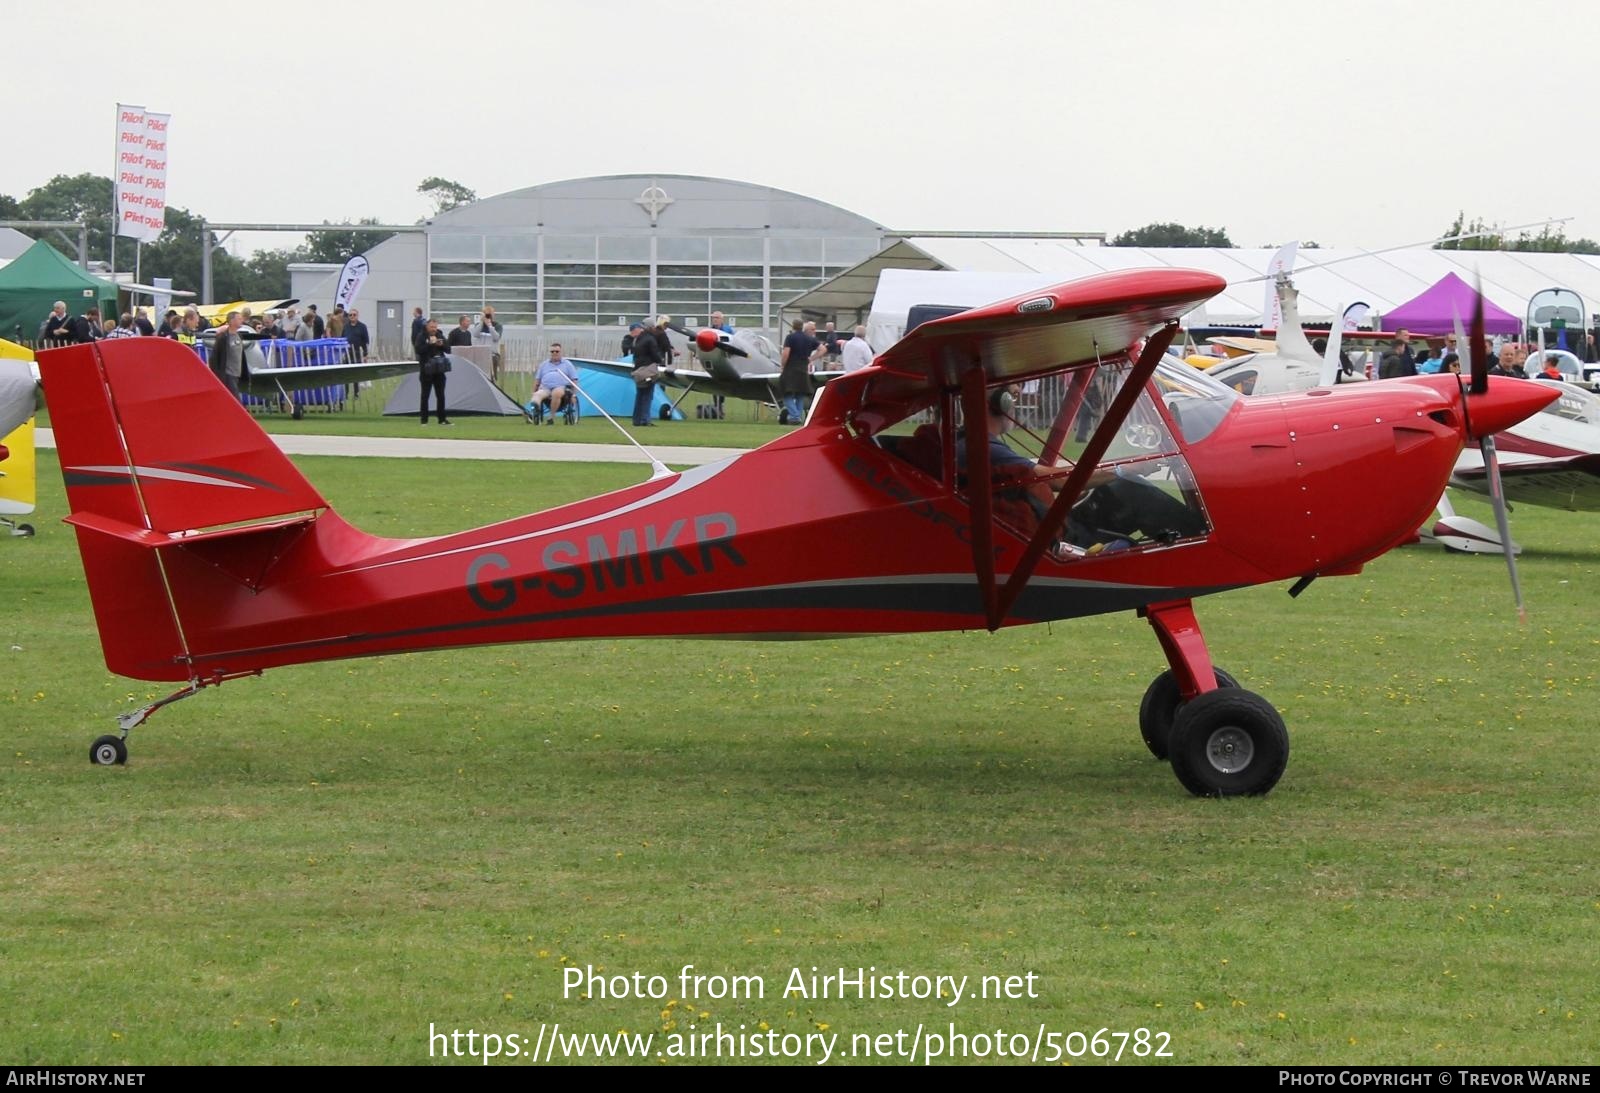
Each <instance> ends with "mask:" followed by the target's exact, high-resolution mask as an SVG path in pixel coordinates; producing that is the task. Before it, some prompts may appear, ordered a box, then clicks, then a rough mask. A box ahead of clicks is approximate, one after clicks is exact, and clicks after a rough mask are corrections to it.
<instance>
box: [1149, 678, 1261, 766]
mask: <svg viewBox="0 0 1600 1093" xmlns="http://www.w3.org/2000/svg"><path fill="white" fill-rule="evenodd" d="M1212 671H1214V672H1215V673H1216V675H1217V686H1218V687H1237V686H1238V685H1239V681H1238V680H1237V679H1234V678H1233V677H1232V676H1230V675H1229V674H1228V673H1227V672H1224V671H1223V670H1222V669H1221V668H1213V669H1212ZM1182 706H1183V695H1182V694H1180V693H1179V691H1178V677H1177V676H1175V675H1173V674H1172V669H1171V668H1168V669H1167V670H1166V671H1165V672H1162V673H1161V674H1160V675H1158V676H1156V678H1155V679H1154V680H1152V681H1151V683H1150V686H1149V688H1148V689H1146V691H1145V692H1144V699H1143V701H1141V702H1140V703H1139V735H1140V736H1142V737H1144V746H1145V747H1147V748H1149V749H1150V754H1151V755H1153V756H1155V757H1156V758H1157V759H1165V758H1166V757H1167V740H1168V738H1169V737H1171V736H1172V723H1173V721H1174V720H1175V719H1176V718H1177V716H1178V710H1179V708H1180V707H1182Z"/></svg>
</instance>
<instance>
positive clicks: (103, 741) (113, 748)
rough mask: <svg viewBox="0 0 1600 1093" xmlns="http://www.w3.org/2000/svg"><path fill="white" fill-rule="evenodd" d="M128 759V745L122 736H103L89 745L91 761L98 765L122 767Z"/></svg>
mask: <svg viewBox="0 0 1600 1093" xmlns="http://www.w3.org/2000/svg"><path fill="white" fill-rule="evenodd" d="M127 761H128V745H127V744H126V743H124V742H123V739H122V737H120V736H102V737H100V739H98V740H96V741H95V742H94V743H93V744H90V745H89V762H91V763H93V764H94V765H95V766H97V767H120V766H122V764H124V763H126V762H127Z"/></svg>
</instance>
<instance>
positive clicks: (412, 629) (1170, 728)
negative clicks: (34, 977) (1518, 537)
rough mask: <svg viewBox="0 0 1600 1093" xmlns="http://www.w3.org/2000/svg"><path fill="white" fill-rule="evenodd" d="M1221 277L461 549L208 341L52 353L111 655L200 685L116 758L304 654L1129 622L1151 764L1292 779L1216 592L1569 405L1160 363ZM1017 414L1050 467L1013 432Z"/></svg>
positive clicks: (1382, 529) (1315, 562) (937, 354)
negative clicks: (1216, 617) (1299, 388)
mask: <svg viewBox="0 0 1600 1093" xmlns="http://www.w3.org/2000/svg"><path fill="white" fill-rule="evenodd" d="M1223 286H1224V282H1223V280H1222V279H1221V278H1219V277H1216V276H1214V275H1212V274H1209V273H1200V272H1194V271H1187V270H1170V269H1169V270H1159V271H1137V272H1125V273H1114V274H1107V275H1103V276H1098V277H1093V278H1089V279H1087V280H1082V281H1076V282H1072V283H1068V284H1064V285H1060V286H1057V287H1055V288H1051V289H1047V290H1044V291H1041V292H1036V293H1032V294H1029V295H1027V296H1023V297H1017V298H1014V299H1011V300H1006V301H1002V302H1000V303H996V304H992V305H989V306H987V307H982V308H978V309H975V310H972V311H968V312H965V313H962V314H959V315H955V316H951V317H949V318H945V319H940V320H936V321H932V322H928V323H925V324H924V325H922V326H920V327H918V328H916V329H915V330H914V331H913V332H912V333H910V334H909V335H907V336H906V338H905V339H904V340H902V341H901V342H900V343H899V344H897V345H896V346H895V347H894V348H893V349H891V350H889V351H888V352H887V353H884V354H882V355H881V356H879V357H878V359H877V361H876V362H875V363H874V365H872V366H871V367H868V368H864V369H861V370H859V371H857V372H853V373H850V374H848V375H845V376H842V377H840V378H839V379H836V380H834V381H833V382H832V383H830V384H828V385H827V386H826V387H825V388H823V389H822V390H821V392H820V393H819V395H818V398H817V401H816V404H815V406H814V407H813V409H812V412H811V415H810V418H809V420H808V422H807V423H806V425H805V426H804V427H803V428H801V429H798V430H796V431H794V432H792V433H789V434H787V435H785V436H783V437H781V438H779V439H777V440H774V441H772V442H771V443H769V444H767V445H765V446H763V447H761V448H759V449H757V450H755V451H752V452H747V453H744V454H741V455H739V456H736V457H733V458H731V459H728V460H725V461H723V462H720V463H715V464H710V465H707V466H704V467H699V468H696V469H693V470H689V471H684V472H682V473H674V474H667V475H664V476H659V477H656V478H653V479H651V480H650V481H648V482H644V483H642V484H640V485H636V486H631V487H629V488H626V489H623V490H618V491H616V492H614V493H610V494H605V495H603V496H600V497H595V498H591V499H588V500H585V501H580V502H577V503H575V504H571V505H564V506H561V507H559V508H555V509H551V510H550V511H548V512H543V513H537V514H534V515H529V516H523V517H520V518H517V519H514V520H508V521H505V522H503V523H499V524H492V525H490V526H488V527H483V528H478V529H476V530H472V531H463V532H460V533H457V534H453V535H446V536H441V537H438V538H432V539H384V538H379V537H377V536H373V535H368V534H366V533H364V532H362V531H360V530H358V529H357V528H355V527H352V526H351V525H350V524H348V523H346V522H345V521H344V520H343V519H341V518H340V517H339V515H338V513H336V512H334V511H333V510H332V509H331V508H330V507H329V505H328V502H327V501H325V500H324V499H323V497H322V495H321V494H319V493H318V492H317V491H316V489H315V488H314V487H313V486H312V485H311V483H309V482H308V481H307V480H306V479H305V478H304V477H303V476H302V475H301V474H300V472H299V471H298V470H297V469H296V468H295V467H294V465H293V464H292V463H290V461H289V460H288V459H287V458H286V457H285V456H284V455H283V454H282V453H281V452H280V451H279V450H278V448H277V447H276V446H275V445H274V444H273V443H272V441H271V440H270V439H269V438H268V437H267V436H266V435H265V434H263V433H262V432H261V431H260V429H259V428H257V426H256V424H255V422H254V421H253V420H252V419H251V418H250V416H249V414H248V413H247V412H246V411H245V410H243V409H242V408H241V407H240V406H239V405H238V403H237V401H235V400H234V399H233V398H231V397H230V396H229V394H228V392H227V391H226V390H225V389H224V388H223V387H222V385H221V384H220V383H218V382H217V380H216V379H215V378H214V377H213V376H212V374H211V373H210V371H209V370H208V369H207V368H206V367H205V365H204V364H203V363H201V362H200V361H199V359H198V358H196V357H195V355H194V354H193V353H192V352H189V351H188V350H187V349H185V348H183V347H180V346H177V345H175V344H169V343H167V342H165V341H158V340H155V339H132V338H130V339H126V340H124V341H121V342H101V343H98V344H95V345H84V346H73V347H69V348H65V349H60V350H55V351H51V352H48V353H45V354H42V355H41V365H42V369H43V374H44V384H45V389H46V392H47V395H48V399H49V405H50V413H51V423H52V424H53V425H54V427H55V433H56V441H57V444H58V446H59V455H60V459H61V465H62V472H63V475H64V476H65V478H66V483H67V497H68V500H69V502H70V505H71V508H72V515H71V516H69V517H68V518H67V520H68V522H69V523H71V524H73V525H74V527H75V528H76V530H77V535H78V541H79V549H80V551H81V553H82V556H83V563H84V569H85V571H86V573H87V576H88V583H89V591H90V596H91V598H92V600H93V603H94V610H95V616H96V620H97V623H98V625H99V630H100V639H101V644H102V647H103V649H104V652H105V658H106V663H107V665H108V666H109V667H110V668H111V670H112V671H114V672H117V673H119V674H121V675H125V676H131V677H134V678H137V679H147V680H172V681H179V682H182V683H183V684H184V686H183V687H182V689H180V690H178V691H176V692H174V693H173V694H171V695H169V696H167V697H166V698H163V699H161V700H160V701H158V702H154V703H151V704H150V705H148V706H146V707H143V708H142V709H140V710H137V711H134V712H132V713H129V714H125V715H123V716H122V718H121V719H120V720H121V727H122V732H121V734H120V735H108V736H103V737H101V738H100V739H99V740H97V741H95V743H94V745H93V747H92V748H91V758H92V759H93V761H94V762H96V763H101V764H112V763H121V762H124V761H126V758H127V747H126V737H127V735H128V731H129V730H130V729H132V728H133V727H134V726H135V725H137V724H139V723H140V722H142V721H143V720H144V719H145V718H146V717H147V716H149V714H150V713H152V712H154V711H155V710H156V709H158V708H160V707H161V706H164V705H166V704H167V703H169V702H172V701H175V700H177V699H179V698H183V697H186V696H188V695H190V694H193V693H195V692H197V691H199V690H201V689H203V688H205V687H208V686H212V685H215V684H220V683H223V682H226V681H229V680H233V679H238V678H240V677H242V676H249V675H258V674H260V673H261V672H262V671H264V670H266V669H268V668H276V667H279V666H282V665H288V664H301V663H307V662H311V661H320V660H332V659H336V658H341V657H356V656H373V655H379V654H384V653H396V652H402V651H409V650H418V649H441V648H448V647H454V646H466V645H479V644H490V643H501V642H514V641H541V640H550V639H558V638H601V637H605V638H610V637H640V636H652V637H654V636H669V635H670V636H719V637H729V636H747V635H748V636H761V637H782V638H801V637H815V636H836V635H844V634H882V633H894V632H908V631H923V630H970V629H974V628H977V627H984V628H987V629H989V630H994V629H997V628H998V627H1001V626H1014V625H1021V624H1026V623H1035V622H1043V621H1045V620H1048V619H1064V618H1073V617H1077V616H1080V615H1092V614H1099V613H1104V612H1110V611H1124V610H1134V611H1136V612H1138V614H1139V615H1140V616H1142V617H1143V618H1145V619H1146V620H1148V622H1149V623H1150V625H1151V626H1152V628H1153V629H1154V630H1155V633H1156V637H1157V640H1158V641H1159V642H1160V645H1161V648H1162V651H1163V652H1164V653H1165V654H1166V657H1167V662H1168V664H1169V665H1170V667H1169V670H1167V671H1166V672H1163V673H1162V674H1161V675H1160V676H1158V677H1157V678H1156V680H1155V682H1153V683H1152V684H1151V685H1150V688H1149V690H1148V691H1147V692H1146V694H1145V696H1144V700H1143V703H1142V704H1141V707H1140V711H1139V721H1140V728H1141V731H1142V733H1143V735H1144V738H1145V741H1146V743H1147V745H1148V746H1149V748H1150V750H1151V751H1152V752H1153V753H1154V754H1155V755H1157V756H1158V757H1163V756H1166V757H1170V759H1171V763H1172V766H1173V769H1174V772H1175V773H1176V775H1177V777H1178V779H1179V780H1180V781H1181V782H1182V783H1183V785H1184V786H1186V787H1187V788H1188V789H1189V790H1190V791H1192V792H1194V793H1196V794H1207V795H1234V794H1256V793H1265V792H1267V791H1268V790H1270V789H1271V788H1272V786H1273V785H1275V784H1276V783H1277V781H1278V778H1279V777H1280V775H1281V774H1282V773H1283V770H1284V766H1285V764H1286V763H1287V761H1288V734H1287V731H1286V730H1285V728H1284V725H1283V722H1282V720H1281V718H1280V717H1279V716H1278V714H1277V711H1276V710H1274V708H1273V707H1272V706H1271V704H1269V703H1268V702H1267V701H1266V700H1265V699H1264V698H1262V697H1260V696H1259V695H1256V694H1253V693H1251V692H1249V691H1246V690H1243V689H1241V688H1239V687H1238V686H1237V684H1236V683H1235V682H1234V680H1233V679H1232V677H1230V676H1229V675H1228V674H1227V673H1225V672H1223V671H1221V670H1220V669H1217V668H1215V667H1214V666H1213V665H1212V662H1211V658H1210V655H1209V653H1208V652H1207V649H1206V643H1205V639H1204V638H1203V636H1202V634H1201V631H1200V627H1199V624H1198V623H1197V622H1196V620H1195V613H1194V610H1193V608H1192V607H1191V604H1190V601H1191V599H1192V598H1193V597H1196V596H1201V595H1205V594H1208V593H1212V592H1220V591H1223V590H1225V589H1230V588H1238V587H1242V586H1246V585H1255V584H1261V583H1263V582H1267V581H1280V580H1294V581H1296V582H1297V584H1296V586H1295V588H1294V589H1292V591H1293V592H1295V593H1298V592H1299V591H1300V589H1301V588H1302V587H1303V586H1305V585H1306V584H1308V583H1310V581H1311V580H1313V579H1314V578H1316V577H1319V576H1327V575H1335V574H1350V573H1355V572H1358V571H1359V570H1360V569H1361V567H1362V565H1363V564H1364V563H1365V562H1367V561H1369V560H1370V559H1372V558H1375V557H1377V556H1378V555H1379V554H1382V553H1383V552H1384V551H1386V550H1388V549H1389V548H1390V547H1392V546H1394V545H1396V544H1398V543H1400V542H1402V541H1404V540H1405V539H1406V538H1408V537H1409V536H1410V534H1411V532H1412V531H1413V530H1414V529H1415V528H1416V527H1417V526H1418V525H1420V524H1421V523H1422V521H1423V520H1424V519H1425V518H1426V517H1427V516H1428V514H1429V512H1430V511H1431V510H1432V508H1433V506H1434V504H1435V502H1436V501H1437V500H1438V498H1439V494H1440V493H1441V492H1442V490H1443V488H1444V484H1445V482H1446V481H1447V480H1448V479H1449V477H1450V473H1451V470H1452V468H1453V467H1454V465H1455V461H1456V457H1457V455H1459V454H1460V452H1461V449H1462V446H1463V444H1464V443H1465V442H1466V440H1468V439H1469V438H1470V439H1476V438H1482V437H1487V436H1489V435H1490V434H1492V433H1493V432H1495V431H1497V430H1500V429H1503V428H1504V427H1506V426H1507V425H1509V424H1511V423H1513V422H1515V421H1519V420H1521V419H1522V418H1524V417H1526V416H1527V415H1528V414H1531V413H1534V412H1536V411H1537V410H1538V409H1539V408H1540V407H1541V406H1543V405H1544V404H1545V403H1546V402H1547V401H1548V400H1549V399H1551V398H1553V397H1555V394H1554V392H1553V391H1551V390H1549V389H1547V388H1545V387H1544V386H1543V385H1540V384H1533V383H1526V382H1521V381H1516V380H1504V381H1498V380H1497V381H1494V382H1490V381H1489V379H1488V377H1487V376H1484V377H1481V379H1482V381H1483V382H1482V383H1481V385H1475V387H1474V390H1473V392H1472V393H1469V392H1468V390H1467V389H1466V388H1465V387H1464V386H1462V385H1460V384H1458V382H1457V377H1456V376H1453V375H1451V376H1428V377H1418V378H1416V379H1413V380H1409V381H1406V382H1401V383H1392V384H1384V385H1377V384H1371V385H1367V384H1362V385H1356V386H1353V387H1350V388H1344V387H1340V388H1336V389H1332V390H1326V389H1325V390H1316V391H1310V392H1306V393H1304V394H1298V395H1287V396H1284V397H1280V398H1255V399H1243V398H1241V397H1239V396H1238V395H1237V394H1236V393H1235V392H1233V391H1231V390H1229V389H1227V388H1225V387H1223V386H1222V385H1220V384H1217V383H1215V382H1214V381H1211V380H1208V379H1207V378H1206V377H1205V376H1204V375H1203V374H1201V373H1199V372H1197V371H1196V370H1194V369H1192V368H1189V367H1188V366H1186V365H1174V364H1164V363H1163V355H1164V351H1165V350H1166V348H1167V346H1168V345H1169V344H1170V343H1171V341H1172V338H1173V335H1174V334H1175V333H1176V331H1177V329H1178V324H1177V320H1178V317H1179V316H1181V315H1183V314H1184V313H1185V312H1187V311H1188V310H1190V309H1191V308H1192V307H1194V306H1195V305H1197V304H1199V303H1200V302H1202V301H1203V300H1205V299H1207V298H1208V297H1210V296H1212V295H1213V294H1215V293H1216V292H1218V291H1219V290H1221V289H1222V288H1223ZM1476 378H1477V377H1475V379H1476ZM1033 380H1039V381H1041V382H1040V383H1039V384H1038V385H1037V386H1035V385H1033V384H1032V383H1031V381H1033ZM1024 392H1027V393H1026V394H1024ZM1024 404H1026V405H1024ZM1019 418H1021V419H1023V420H1024V421H1025V422H1026V421H1030V420H1031V421H1032V422H1033V423H1034V424H1035V425H1036V426H1037V427H1038V428H1039V429H1040V430H1041V431H1042V435H1039V436H1036V437H1035V438H1034V442H1033V446H1034V447H1035V448H1036V449H1037V452H1036V458H1037V462H1036V463H1035V462H1030V460H1029V459H1026V458H1023V457H1022V456H1020V455H1018V454H1017V453H1016V452H1015V451H1014V450H1013V449H1011V448H1008V447H1007V446H1006V445H1005V444H1004V443H1003V442H1001V441H1000V440H998V435H999V434H1001V433H1004V432H1005V431H1007V430H1008V429H1010V428H1012V427H1013V425H1014V424H1015V422H1016V420H1017V419H1019ZM917 420H921V421H922V424H921V425H920V426H919V427H917V428H915V430H914V431H912V428H911V427H912V425H913V423H914V421H917ZM961 421H965V422H967V423H968V425H969V427H967V428H965V429H963V428H961V427H960V426H959V422H961ZM974 423H984V425H985V426H986V427H983V428H973V427H971V425H973V424H974ZM1378 482H1381V483H1382V488H1374V487H1373V484H1374V483H1378Z"/></svg>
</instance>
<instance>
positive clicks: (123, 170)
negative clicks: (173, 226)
mask: <svg viewBox="0 0 1600 1093" xmlns="http://www.w3.org/2000/svg"><path fill="white" fill-rule="evenodd" d="M171 121H172V115H171V114H152V113H151V112H150V111H148V110H146V109H145V108H144V107H142V106H123V105H122V104H120V103H119V104H118V105H117V173H116V194H117V202H116V209H117V234H118V235H126V236H128V237H130V238H133V239H137V240H138V241H139V242H141V243H152V242H154V241H155V240H156V239H158V238H159V237H160V235H161V232H162V229H164V228H165V227H166V226H167V128H168V126H169V125H170V123H171Z"/></svg>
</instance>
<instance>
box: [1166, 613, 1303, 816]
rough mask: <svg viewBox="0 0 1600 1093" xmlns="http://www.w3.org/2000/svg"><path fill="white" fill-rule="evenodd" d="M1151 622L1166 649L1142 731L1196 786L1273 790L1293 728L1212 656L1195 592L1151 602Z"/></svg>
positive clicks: (1218, 793)
mask: <svg viewBox="0 0 1600 1093" xmlns="http://www.w3.org/2000/svg"><path fill="white" fill-rule="evenodd" d="M1140 614H1141V615H1143V616H1144V617H1145V618H1146V619H1148V620H1149V622H1150V627H1151V629H1153V630H1154V631H1155V632H1156V639H1157V640H1158V641H1159V642H1160V643H1161V651H1162V652H1163V653H1165V654H1166V656H1167V664H1168V665H1170V667H1169V668H1168V670H1167V671H1165V672H1162V673H1161V674H1160V675H1159V676H1157V677H1156V678H1155V681H1154V682H1152V683H1151V684H1150V688H1149V689H1148V690H1147V691H1145V694H1144V701H1142V702H1141V703H1140V704H1139V731H1140V733H1141V734H1142V735H1143V736H1144V742H1145V745H1146V746H1147V747H1148V748H1149V749H1150V752H1151V754H1152V755H1154V756H1155V757H1156V758H1157V759H1170V760H1171V762H1172V772H1173V773H1174V774H1175V775H1177V777H1178V781H1180V782H1182V783H1183V785H1184V787H1185V788H1186V789H1188V790H1189V792H1190V793H1193V794H1195V795H1196V796H1201V797H1234V796H1239V795H1243V794H1262V793H1266V792H1267V791H1268V790H1270V789H1271V788H1272V787H1273V786H1275V785H1277V784H1278V779H1279V778H1281V777H1282V776H1283V770H1284V767H1285V766H1287V765H1288V762H1289V732H1288V730H1287V729H1285V728H1284V725H1283V719H1282V718H1281V717H1279V716H1278V711H1277V710H1276V709H1274V708H1273V706H1272V704H1271V703H1270V702H1268V701H1267V700H1266V699H1264V698H1262V697H1261V696H1260V695H1258V694H1255V693H1253V692H1251V691H1246V690H1244V689H1242V688H1241V687H1240V686H1239V684H1238V681H1236V680H1235V679H1234V678H1233V677H1232V676H1231V675H1229V674H1228V673H1227V672H1224V671H1223V670H1222V669H1220V668H1217V667H1215V666H1214V665H1213V664H1212V663H1211V654H1210V653H1209V652H1208V651H1207V650H1206V641H1205V636H1204V635H1203V634H1201V633H1200V624H1199V623H1198V622H1197V621H1196V620H1195V617H1194V608H1193V606H1192V605H1191V604H1190V602H1189V601H1188V600H1181V601H1177V602H1173V603H1160V604H1151V605H1150V606H1149V607H1146V608H1142V609H1141V610H1140Z"/></svg>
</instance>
